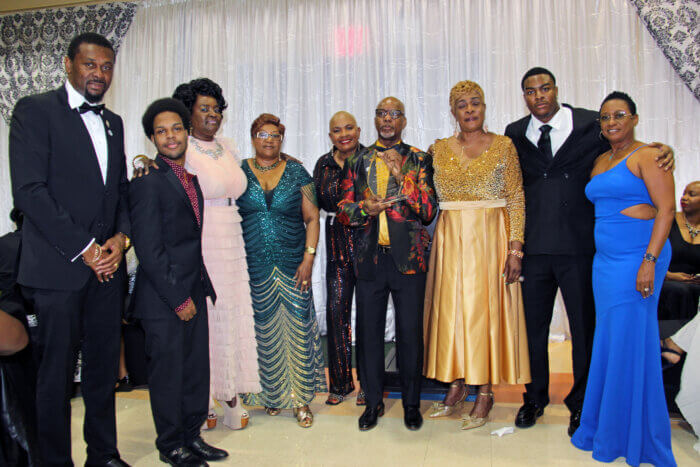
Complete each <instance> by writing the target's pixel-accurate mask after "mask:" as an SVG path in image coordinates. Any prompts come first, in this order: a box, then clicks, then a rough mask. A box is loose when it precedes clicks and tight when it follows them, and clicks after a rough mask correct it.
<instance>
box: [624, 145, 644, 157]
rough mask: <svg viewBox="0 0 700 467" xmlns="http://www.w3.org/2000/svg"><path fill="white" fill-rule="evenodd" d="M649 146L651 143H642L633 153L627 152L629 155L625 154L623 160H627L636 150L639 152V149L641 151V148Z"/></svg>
mask: <svg viewBox="0 0 700 467" xmlns="http://www.w3.org/2000/svg"><path fill="white" fill-rule="evenodd" d="M647 146H649V145H648V144H642V145H641V146H639V147H638V148H637V149H635V150H634V151H632V152H631V153H629V154H627V155H626V156H625V158H624V159H622V160H623V161H624V160H626V159H627V158H628V157H629V156H631V155H632V154H634V153H635V152H637V151H639V150H640V149H642V148H645V147H647Z"/></svg>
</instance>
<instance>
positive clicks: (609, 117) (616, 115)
mask: <svg viewBox="0 0 700 467" xmlns="http://www.w3.org/2000/svg"><path fill="white" fill-rule="evenodd" d="M626 117H632V115H630V114H628V113H627V112H615V113H614V114H612V115H601V116H600V117H598V123H607V122H609V121H610V120H615V121H616V122H621V121H622V120H624V119H625V118H626Z"/></svg>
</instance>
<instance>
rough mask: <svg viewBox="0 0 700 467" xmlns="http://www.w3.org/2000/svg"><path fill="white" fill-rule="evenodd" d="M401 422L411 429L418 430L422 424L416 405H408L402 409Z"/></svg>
mask: <svg viewBox="0 0 700 467" xmlns="http://www.w3.org/2000/svg"><path fill="white" fill-rule="evenodd" d="M403 424H404V425H406V428H408V429H409V430H412V431H416V430H420V427H421V426H423V416H422V415H421V414H420V410H418V407H416V406H413V405H412V406H408V407H406V408H404V409H403Z"/></svg>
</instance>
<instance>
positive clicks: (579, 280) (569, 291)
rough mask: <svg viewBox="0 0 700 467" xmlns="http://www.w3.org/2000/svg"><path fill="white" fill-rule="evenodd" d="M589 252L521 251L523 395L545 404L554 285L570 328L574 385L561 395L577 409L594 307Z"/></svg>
mask: <svg viewBox="0 0 700 467" xmlns="http://www.w3.org/2000/svg"><path fill="white" fill-rule="evenodd" d="M592 266H593V257H592V256H588V255H526V256H525V259H524V260H523V277H524V278H525V280H524V282H523V304H524V307H525V320H526V327H527V339H528V346H529V350H530V373H531V376H532V383H530V384H526V385H525V388H526V390H527V392H526V394H525V398H526V399H529V400H533V401H535V402H537V403H538V404H540V405H541V406H542V407H544V406H546V405H547V404H549V354H548V344H549V327H550V324H551V322H552V312H553V308H554V299H555V297H556V293H557V287H559V288H560V289H561V293H562V297H563V298H564V304H565V305H566V314H567V315H568V318H569V328H570V330H571V358H572V361H573V370H574V384H573V387H572V388H571V391H570V392H569V394H568V395H567V396H566V398H565V399H564V403H565V404H566V406H567V407H568V408H569V410H570V411H572V412H573V411H575V410H579V409H581V407H582V406H583V397H584V394H585V391H586V381H587V378H588V367H589V365H590V361H591V350H592V348H593V333H594V330H595V307H594V302H593V286H592Z"/></svg>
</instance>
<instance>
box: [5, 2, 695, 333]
mask: <svg viewBox="0 0 700 467" xmlns="http://www.w3.org/2000/svg"><path fill="white" fill-rule="evenodd" d="M538 65H539V66H545V67H547V68H549V69H550V70H551V71H552V72H553V73H554V74H555V76H556V77H557V84H558V86H559V100H560V102H566V103H570V104H572V105H574V106H579V107H587V108H592V109H597V108H598V106H599V104H600V102H601V100H602V99H603V97H604V96H605V95H606V94H607V93H609V92H610V91H613V90H622V91H625V92H628V93H629V94H630V95H631V96H632V97H633V98H634V99H635V100H636V102H637V104H638V111H639V114H640V124H639V126H638V129H637V136H638V138H639V139H641V140H643V141H663V142H666V143H668V144H670V145H671V146H672V147H673V148H674V150H675V154H676V160H677V163H676V165H677V168H676V172H675V175H676V185H677V186H676V191H677V193H680V192H681V191H682V189H683V187H684V186H685V184H687V183H688V182H689V181H691V180H698V179H700V132H699V131H698V129H700V125H699V123H700V103H699V102H698V101H697V100H696V99H695V97H694V96H693V95H692V93H691V92H690V91H689V90H688V88H687V87H686V86H685V85H684V84H683V83H682V81H681V80H680V78H679V77H678V76H677V75H676V73H675V72H674V70H673V69H672V67H671V65H670V64H669V63H668V61H667V60H666V58H665V57H664V56H663V54H662V52H661V51H660V50H659V49H658V48H657V46H656V45H655V43H654V40H653V39H652V37H651V36H650V35H649V33H648V32H647V30H646V29H645V27H644V26H643V24H642V22H641V21H640V19H639V17H638V15H637V12H636V10H635V8H634V7H633V6H632V5H631V4H630V3H629V2H628V0H606V1H596V0H469V1H467V0H463V1H456V0H381V1H377V0H337V1H329V0H228V1H226V0H190V1H183V0H180V1H178V0H171V1H162V0H161V1H150V2H145V3H144V4H143V5H142V6H141V7H140V8H139V10H138V12H137V14H136V17H135V19H134V22H133V24H132V25H131V28H130V30H129V32H128V34H127V36H126V38H125V40H124V42H123V44H122V46H121V49H120V52H119V56H118V59H117V64H116V71H115V75H114V81H113V83H112V88H111V90H110V92H109V94H108V98H107V103H108V105H109V106H110V107H111V108H112V109H114V110H115V111H116V112H117V113H119V114H121V115H122V117H123V118H124V122H125V125H126V148H127V156H128V158H129V159H130V158H131V157H133V156H135V155H136V154H140V153H145V154H149V155H152V154H153V148H152V146H151V145H150V143H149V142H148V141H147V140H146V139H145V137H144V136H143V132H142V130H141V124H140V119H141V115H142V113H143V111H144V109H145V107H146V106H147V105H148V104H149V103H150V102H151V101H152V100H154V99H156V98H158V97H162V96H166V95H170V94H171V93H172V91H173V90H174V88H175V86H177V85H178V84H179V83H181V82H183V81H188V80H190V79H193V78H196V77H200V76H206V77H209V78H211V79H213V80H214V81H216V82H218V83H219V84H220V85H221V86H222V88H223V90H224V95H225V97H226V99H227V100H228V102H229V108H228V109H227V110H226V114H225V118H224V124H223V127H222V130H221V134H222V135H225V136H228V137H233V138H234V139H235V140H236V141H237V142H238V144H239V148H240V150H241V153H242V155H243V156H244V157H249V156H250V155H251V152H252V150H251V144H250V138H249V128H250V124H251V122H252V121H253V119H254V118H255V117H256V116H257V115H258V114H260V113H261V112H271V113H274V114H277V115H278V116H280V118H281V119H282V121H283V123H284V124H285V125H286V126H287V135H286V139H285V143H284V147H283V150H284V151H285V152H287V153H289V154H291V155H293V156H295V157H297V158H299V159H301V160H302V161H303V162H304V165H305V166H306V168H307V170H308V171H309V172H311V171H312V170H313V166H314V164H315V162H316V160H317V159H318V157H319V156H320V155H321V154H323V153H325V152H327V151H328V149H329V144H330V143H329V140H328V136H327V133H328V130H327V128H328V125H327V124H328V120H329V118H330V116H331V115H332V114H333V113H334V112H336V111H338V110H341V109H342V110H348V111H350V112H352V113H353V114H355V116H356V117H357V120H358V122H359V125H360V126H361V127H362V129H363V131H362V136H361V141H362V142H363V143H364V144H371V143H372V142H373V141H374V139H375V136H376V132H375V130H374V128H373V119H372V116H373V110H374V108H375V106H376V104H377V102H378V101H379V100H380V99H381V98H382V97H385V96H388V95H394V96H396V97H398V98H400V99H402V100H403V101H404V102H405V104H406V113H407V118H408V126H407V128H406V130H405V132H404V140H405V141H406V142H408V143H410V144H412V145H414V146H417V147H420V148H422V149H427V148H428V146H429V145H430V144H431V143H432V142H433V141H434V140H435V139H436V138H440V137H445V136H447V135H450V134H451V133H452V132H453V131H454V124H453V120H452V117H451V115H450V113H449V105H448V94H449V91H450V88H451V87H452V86H453V85H454V84H455V83H456V82H457V81H459V80H463V79H471V80H474V81H477V82H479V83H480V84H481V85H482V87H483V88H484V92H485V95H486V103H487V106H488V107H487V118H486V121H487V124H488V126H489V129H490V130H492V131H495V132H498V133H502V132H503V130H504V129H505V126H506V125H507V124H508V123H509V122H512V121H514V120H516V119H518V118H520V117H522V116H523V115H525V114H526V113H527V109H526V107H525V105H524V103H523V99H522V94H521V91H520V79H521V77H522V75H523V73H524V72H525V71H526V70H527V69H528V68H530V67H533V66H538ZM6 135H7V130H6V127H5V124H4V122H2V121H0V141H2V142H3V145H2V146H0V151H1V152H0V160H1V161H2V164H3V167H2V175H1V176H2V180H0V182H2V185H0V186H1V187H2V188H3V191H2V193H1V194H0V202H1V203H2V206H0V207H1V208H2V210H1V211H0V212H1V213H2V215H0V218H1V220H0V227H2V228H3V230H9V221H8V220H6V219H5V217H6V215H5V213H7V212H8V211H9V208H10V206H11V202H10V196H9V183H8V179H9V177H8V175H7V172H6V168H7V152H6V141H7V136H6ZM322 238H323V236H322ZM319 251H320V252H324V245H323V243H321V244H320V245H319ZM324 272H325V254H324V253H320V254H319V257H318V260H317V261H316V266H315V270H314V278H313V282H314V293H315V297H316V306H317V312H318V313H319V322H320V324H321V326H322V327H325V326H324V325H325V313H323V311H324V307H325V292H324V286H323V284H324V283H325V278H324V277H323V275H324Z"/></svg>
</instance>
